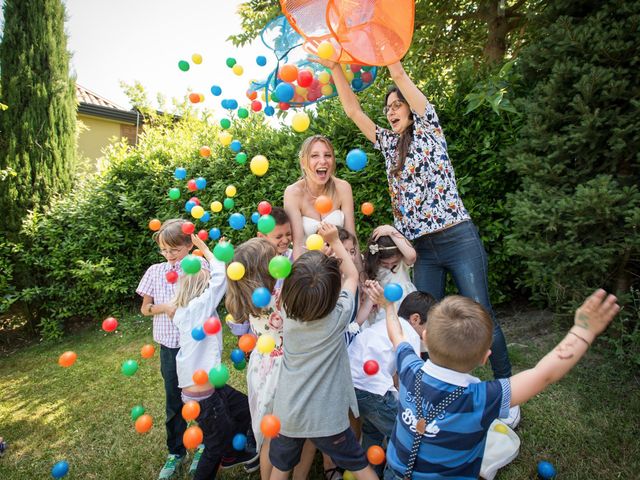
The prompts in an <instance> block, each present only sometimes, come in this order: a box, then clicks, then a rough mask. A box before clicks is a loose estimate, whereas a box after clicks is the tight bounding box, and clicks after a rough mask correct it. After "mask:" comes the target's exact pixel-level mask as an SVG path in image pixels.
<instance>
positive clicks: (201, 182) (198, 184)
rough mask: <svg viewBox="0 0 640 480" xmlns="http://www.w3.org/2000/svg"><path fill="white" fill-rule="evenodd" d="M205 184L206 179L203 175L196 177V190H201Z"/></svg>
mask: <svg viewBox="0 0 640 480" xmlns="http://www.w3.org/2000/svg"><path fill="white" fill-rule="evenodd" d="M206 186H207V181H206V180H205V179H204V178H203V177H198V178H196V187H198V190H202V189H204V187H206Z"/></svg>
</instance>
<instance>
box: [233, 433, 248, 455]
mask: <svg viewBox="0 0 640 480" xmlns="http://www.w3.org/2000/svg"><path fill="white" fill-rule="evenodd" d="M231 444H232V445H233V449H234V450H238V451H239V452H241V451H243V450H244V449H245V447H246V446H247V436H246V435H243V434H242V433H236V434H235V435H234V436H233V441H232V442H231Z"/></svg>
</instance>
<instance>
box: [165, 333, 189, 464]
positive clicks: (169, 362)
mask: <svg viewBox="0 0 640 480" xmlns="http://www.w3.org/2000/svg"><path fill="white" fill-rule="evenodd" d="M179 351H180V349H179V348H169V347H165V346H164V345H160V373H162V378H163V379H164V392H165V399H166V413H167V419H166V422H165V426H166V428H167V448H168V449H169V453H172V454H174V455H185V454H186V453H187V450H186V449H185V448H184V445H183V444H182V436H183V435H184V431H185V430H186V429H187V422H185V421H184V418H182V396H181V390H180V388H179V387H178V372H177V371H176V355H178V352H179Z"/></svg>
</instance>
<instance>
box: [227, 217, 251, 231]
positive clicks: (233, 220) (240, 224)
mask: <svg viewBox="0 0 640 480" xmlns="http://www.w3.org/2000/svg"><path fill="white" fill-rule="evenodd" d="M246 223H247V220H246V218H244V215H243V214H241V213H234V214H232V215H231V216H230V217H229V226H230V227H231V228H233V229H234V230H242V229H243V228H244V226H245V224H246Z"/></svg>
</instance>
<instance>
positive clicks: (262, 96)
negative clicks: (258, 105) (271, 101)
mask: <svg viewBox="0 0 640 480" xmlns="http://www.w3.org/2000/svg"><path fill="white" fill-rule="evenodd" d="M260 100H262V101H263V102H266V101H267V94H266V93H264V90H263V91H262V92H261V93H260Z"/></svg>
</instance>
